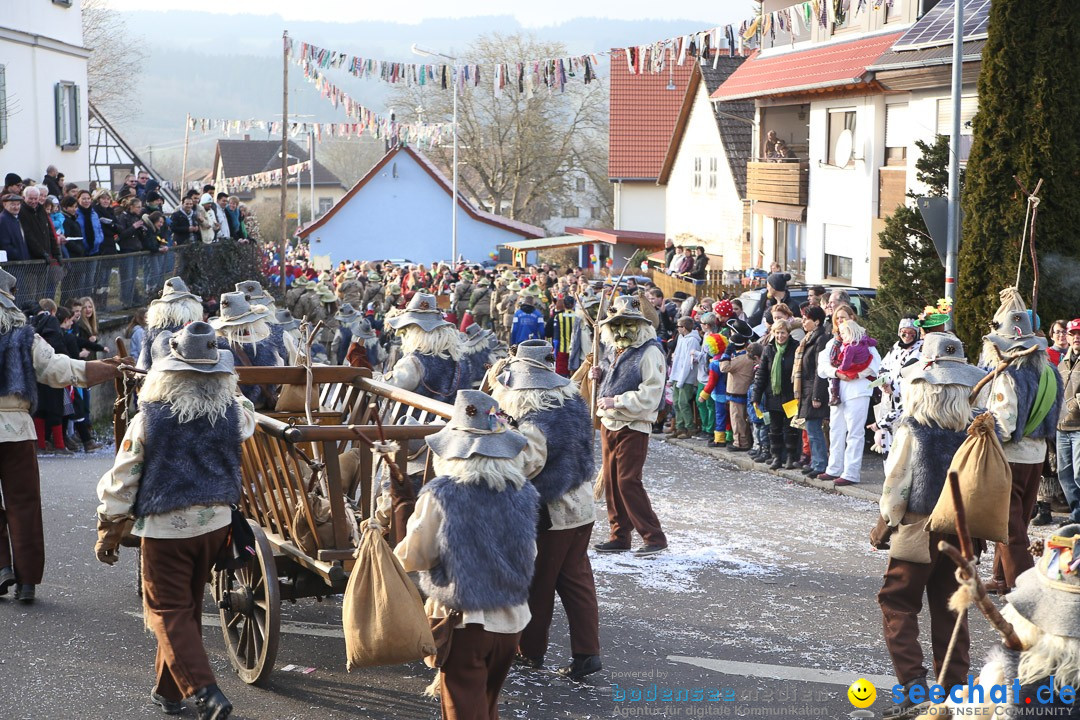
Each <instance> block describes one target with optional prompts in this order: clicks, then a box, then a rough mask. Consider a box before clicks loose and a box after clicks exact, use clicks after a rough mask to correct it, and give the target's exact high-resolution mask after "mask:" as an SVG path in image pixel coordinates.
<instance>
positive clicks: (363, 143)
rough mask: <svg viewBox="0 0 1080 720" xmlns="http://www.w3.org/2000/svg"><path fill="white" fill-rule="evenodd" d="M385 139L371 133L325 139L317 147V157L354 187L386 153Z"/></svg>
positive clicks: (349, 185) (346, 185) (343, 181)
mask: <svg viewBox="0 0 1080 720" xmlns="http://www.w3.org/2000/svg"><path fill="white" fill-rule="evenodd" d="M385 150H386V148H385V146H384V141H383V140H376V139H374V138H372V137H371V136H370V135H363V136H361V137H358V138H348V139H325V138H324V139H323V141H322V142H321V143H319V144H318V146H316V148H315V159H316V160H318V161H319V162H320V163H322V164H323V165H325V166H326V168H327V169H328V170H329V171H330V172H332V173H334V174H335V175H337V176H338V178H339V179H340V180H341V182H342V184H343V185H345V187H352V186H353V184H355V183H356V181H357V180H359V179H360V178H362V177H363V176H364V175H366V174H367V172H368V170H370V169H371V168H372V167H374V165H375V163H377V162H378V161H379V159H380V158H381V157H382V156H383V155H384V154H385Z"/></svg>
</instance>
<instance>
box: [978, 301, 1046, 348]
mask: <svg viewBox="0 0 1080 720" xmlns="http://www.w3.org/2000/svg"><path fill="white" fill-rule="evenodd" d="M992 324H993V327H994V329H993V330H991V331H990V334H989V335H986V336H985V337H984V338H983V339H984V340H989V341H990V342H992V343H994V345H996V346H997V347H998V349H999V350H1001V351H1002V352H1015V351H1017V350H1027V349H1028V348H1030V347H1032V346H1038V347H1040V348H1042V349H1043V350H1045V349H1046V338H1043V337H1039V336H1038V335H1036V334H1035V331H1034V330H1032V328H1031V313H1030V312H1029V311H1027V310H1019V309H1015V308H1014V309H1011V310H1010V309H1006V308H999V309H998V311H997V313H996V314H995V315H994V320H993V323H992Z"/></svg>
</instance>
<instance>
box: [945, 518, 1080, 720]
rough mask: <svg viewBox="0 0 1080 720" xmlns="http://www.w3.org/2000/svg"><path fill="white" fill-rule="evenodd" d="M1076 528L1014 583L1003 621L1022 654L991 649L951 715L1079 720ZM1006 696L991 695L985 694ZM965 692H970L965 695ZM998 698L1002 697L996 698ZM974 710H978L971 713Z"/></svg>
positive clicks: (1062, 532) (1058, 537)
mask: <svg viewBox="0 0 1080 720" xmlns="http://www.w3.org/2000/svg"><path fill="white" fill-rule="evenodd" d="M1078 538H1080V525H1075V524H1073V525H1064V526H1062V527H1061V528H1059V529H1058V531H1057V533H1055V534H1054V535H1051V536H1050V538H1049V539H1047V540H1046V542H1045V544H1044V550H1043V555H1042V557H1041V558H1040V560H1039V562H1038V563H1037V564H1036V565H1035V567H1033V568H1030V569H1028V570H1025V571H1024V572H1023V573H1021V575H1020V577H1018V578H1017V579H1016V588H1015V589H1014V590H1013V591H1012V592H1010V593H1009V594H1008V595H1006V596H1005V600H1006V601H1007V603H1006V605H1005V607H1003V608H1002V609H1001V615H1002V617H1003V618H1005V620H1007V621H1008V622H1009V623H1010V624H1011V625H1012V627H1013V631H1014V632H1015V633H1016V636H1017V637H1018V638H1019V639H1020V643H1021V645H1023V650H1021V651H1016V650H1010V649H1009V648H1007V647H1005V646H1004V645H998V646H997V647H995V648H993V649H992V650H991V652H990V655H989V657H988V659H987V663H986V665H984V666H983V669H982V672H981V673H979V675H978V676H977V677H976V682H977V683H978V685H979V687H980V688H981V692H980V691H979V689H978V688H966V689H965V690H964V691H963V699H964V700H965V702H966V703H967V704H964V705H962V706H961V705H960V704H959V703H955V702H952V701H951V700H950V701H949V703H948V705H949V707H950V709H952V708H956V709H957V712H954V713H953V715H952V717H974V716H975V715H976V713H977V714H978V716H979V717H992V718H1071V719H1072V720H1076V718H1080V692H1077V691H1076V688H1078V687H1080V569H1078V568H1080V563H1078V562H1077V561H1078V560H1080V547H1078V546H1080V541H1078ZM993 687H1003V688H1005V689H1006V691H1004V692H1003V691H998V692H997V693H996V696H995V694H992V693H991V688H993ZM969 691H971V694H969ZM1002 695H1004V697H1002ZM976 706H977V709H976Z"/></svg>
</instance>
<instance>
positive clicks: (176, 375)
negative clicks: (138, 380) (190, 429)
mask: <svg viewBox="0 0 1080 720" xmlns="http://www.w3.org/2000/svg"><path fill="white" fill-rule="evenodd" d="M235 401H236V375H235V374H234V373H230V374H228V375H224V374H214V375H209V376H208V375H206V374H203V373H198V372H194V371H192V372H162V371H160V370H151V371H150V372H148V373H147V374H146V380H145V381H144V382H143V386H142V389H141V390H140V391H139V402H140V403H143V402H161V403H165V404H167V405H168V406H169V407H170V408H172V411H173V415H176V416H177V417H178V419H179V421H180V422H182V423H185V422H190V421H191V420H194V419H195V418H198V417H207V418H209V419H210V423H211V424H213V423H214V422H215V421H217V419H218V418H221V417H225V413H226V411H227V410H228V409H229V407H230V406H231V405H232V404H233V403H234V402H235Z"/></svg>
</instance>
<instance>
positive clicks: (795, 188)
mask: <svg viewBox="0 0 1080 720" xmlns="http://www.w3.org/2000/svg"><path fill="white" fill-rule="evenodd" d="M746 170H747V173H746V194H747V196H748V197H749V198H750V199H751V200H757V201H760V202H771V203H780V204H781V205H800V206H804V207H805V206H806V198H807V196H808V195H809V191H810V164H809V163H807V162H806V161H798V162H763V161H754V160H751V161H750V162H748V163H747V164H746Z"/></svg>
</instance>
